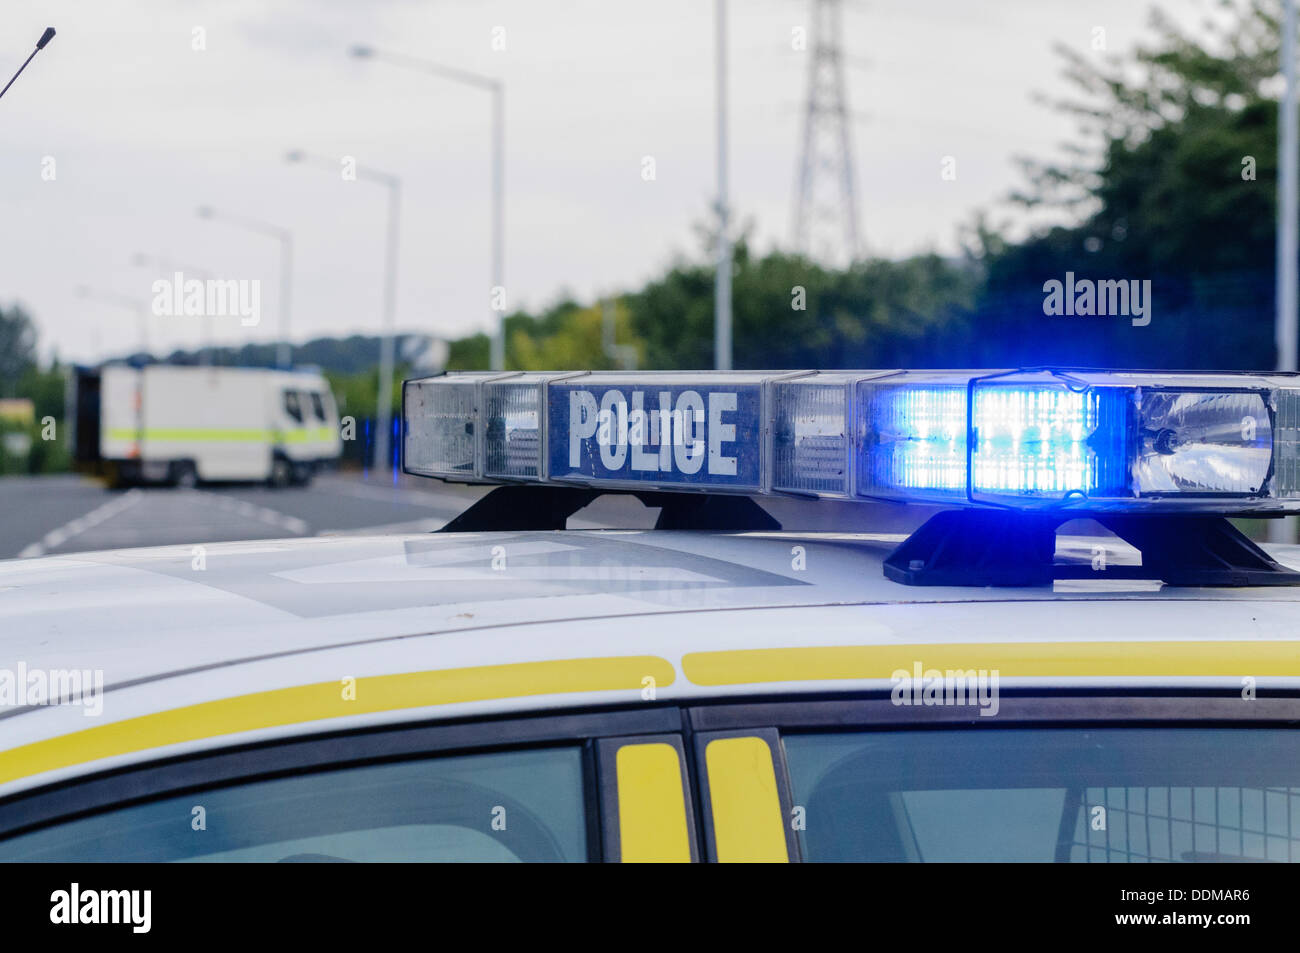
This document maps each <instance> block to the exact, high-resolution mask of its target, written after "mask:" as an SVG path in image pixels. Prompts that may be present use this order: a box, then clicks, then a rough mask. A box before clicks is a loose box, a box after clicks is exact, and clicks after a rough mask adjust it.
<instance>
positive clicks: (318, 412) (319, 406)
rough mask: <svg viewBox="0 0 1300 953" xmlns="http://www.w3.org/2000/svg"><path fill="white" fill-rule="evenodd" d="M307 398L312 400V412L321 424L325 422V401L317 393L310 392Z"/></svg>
mask: <svg viewBox="0 0 1300 953" xmlns="http://www.w3.org/2000/svg"><path fill="white" fill-rule="evenodd" d="M307 397H308V398H309V399H310V400H311V412H312V414H313V415H314V416H315V417H316V419H317V420H319V421H320V422H321V423H324V422H325V401H323V400H322V399H321V396H320V394H319V393H317V392H316V391H314V390H312V391H308V392H307Z"/></svg>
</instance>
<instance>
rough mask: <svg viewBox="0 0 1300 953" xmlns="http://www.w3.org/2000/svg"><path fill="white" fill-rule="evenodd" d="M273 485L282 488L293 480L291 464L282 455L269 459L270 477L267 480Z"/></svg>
mask: <svg viewBox="0 0 1300 953" xmlns="http://www.w3.org/2000/svg"><path fill="white" fill-rule="evenodd" d="M267 482H268V483H270V484H271V486H273V487H277V488H283V487H286V486H288V485H289V484H290V483H292V482H293V464H291V463H290V462H289V461H288V460H286V459H284V457H276V458H275V459H274V460H273V461H271V478H270V479H269V480H268V481H267Z"/></svg>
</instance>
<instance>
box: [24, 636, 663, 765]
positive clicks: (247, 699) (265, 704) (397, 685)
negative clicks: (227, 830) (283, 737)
mask: <svg viewBox="0 0 1300 953" xmlns="http://www.w3.org/2000/svg"><path fill="white" fill-rule="evenodd" d="M647 676H649V677H652V678H654V680H655V684H657V685H660V686H665V685H671V684H672V683H673V681H674V679H675V676H676V673H675V671H674V669H673V666H672V665H671V664H669V663H668V662H667V661H666V660H664V659H662V658H659V657H658V656H653V655H640V656H624V657H613V658H580V659H558V660H554V661H545V662H518V663H515V664H511V665H483V666H476V667H473V668H456V669H441V670H435V671H426V672H407V673H403V674H398V675H376V676H369V677H363V678H358V679H356V680H355V683H354V684H352V685H351V686H349V685H348V684H346V683H345V680H343V679H340V680H339V681H334V682H317V683H315V684H312V685H297V686H294V687H292V688H278V689H273V690H271V691H265V692H254V693H252V694H248V695H238V696H236V697H233V698H223V699H219V700H216V701H209V702H201V703H199V704H197V705H188V706H186V707H184V708H173V709H169V710H167V711H160V712H154V713H152V714H149V715H141V716H139V717H136V718H127V719H124V720H122V721H115V722H112V723H110V724H106V725H98V726H96V727H94V728H87V729H85V730H84V731H77V732H73V733H71V734H67V735H61V736H58V737H55V738H49V739H46V740H43V741H36V742H32V743H31V744H26V745H22V746H20V747H17V748H11V749H10V750H8V751H4V752H0V783H6V782H9V781H13V780H16V779H18V778H25V777H29V776H31V775H35V774H41V773H44V772H46V771H54V770H57V769H59V768H66V767H70V766H72V765H77V764H84V763H85V762H88V761H97V760H99V759H101V758H111V757H114V756H117V755H124V754H131V753H133V752H137V751H145V750H148V749H150V748H161V747H163V746H164V745H173V744H181V743H184V742H187V741H198V740H201V739H206V738H215V737H219V736H221V735H231V734H236V733H239V732H245V731H257V730H259V729H265V728H278V727H281V726H284V725H295V724H300V723H302V722H309V721H319V720H321V719H325V718H342V717H346V716H349V715H366V714H373V713H376V712H387V711H399V710H401V709H404V708H424V707H428V706H432V705H452V704H456V703H464V702H476V701H489V700H494V699H500V698H520V697H524V696H529V695H560V694H567V693H571V692H606V691H622V690H627V691H635V692H636V693H637V694H636V695H635V696H633V697H635V698H639V697H640V692H641V686H642V680H643V679H644V678H646V677H647ZM349 687H352V688H354V689H355V690H354V691H348V690H347V689H348V688H349ZM349 696H351V697H349Z"/></svg>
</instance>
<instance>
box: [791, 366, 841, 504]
mask: <svg viewBox="0 0 1300 953" xmlns="http://www.w3.org/2000/svg"><path fill="white" fill-rule="evenodd" d="M773 391H774V399H773V413H774V416H775V426H774V428H773V431H772V467H773V474H772V486H773V489H777V490H785V491H787V492H791V493H824V494H827V495H832V496H847V495H848V493H849V461H850V456H851V454H850V450H851V446H850V431H849V426H848V398H849V394H848V387H847V386H846V385H845V384H805V383H802V382H799V381H788V382H786V381H782V382H778V383H777V384H776V385H774V388H773Z"/></svg>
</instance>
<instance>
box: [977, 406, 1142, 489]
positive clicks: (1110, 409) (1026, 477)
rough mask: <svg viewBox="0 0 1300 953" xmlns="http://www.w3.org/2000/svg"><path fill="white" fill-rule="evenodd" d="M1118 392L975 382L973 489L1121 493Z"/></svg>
mask: <svg viewBox="0 0 1300 953" xmlns="http://www.w3.org/2000/svg"><path fill="white" fill-rule="evenodd" d="M1124 397H1125V392H1124V391H1121V390H1115V389H1108V388H1101V389H1094V388H1088V389H1086V390H1076V389H1072V388H1069V387H1066V386H1063V385H1060V384H1056V385H1047V386H1039V385H1030V386H1022V385H1017V384H999V383H992V384H979V383H977V384H976V385H975V413H974V419H973V421H972V425H973V427H974V434H975V447H974V451H973V452H972V454H971V468H972V473H971V489H972V492H973V493H987V494H995V495H1012V496H1025V497H1031V496H1036V497H1046V498H1063V497H1066V496H1070V495H1083V496H1088V497H1096V496H1103V497H1114V496H1127V495H1128V493H1129V491H1128V475H1127V473H1126V464H1127V461H1128V454H1127V448H1126V446H1125V442H1126V433H1127V431H1126V421H1125V404H1124Z"/></svg>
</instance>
